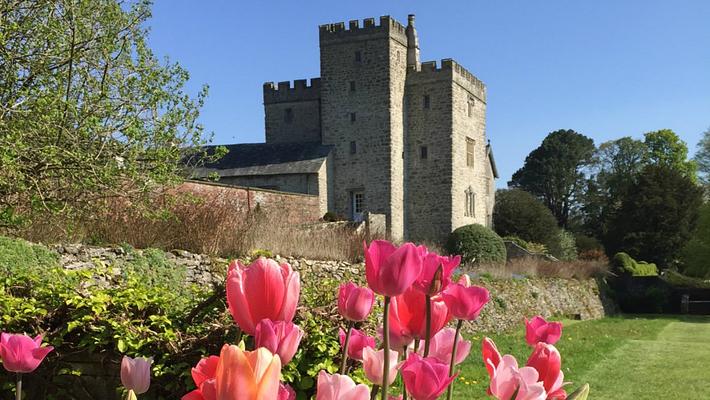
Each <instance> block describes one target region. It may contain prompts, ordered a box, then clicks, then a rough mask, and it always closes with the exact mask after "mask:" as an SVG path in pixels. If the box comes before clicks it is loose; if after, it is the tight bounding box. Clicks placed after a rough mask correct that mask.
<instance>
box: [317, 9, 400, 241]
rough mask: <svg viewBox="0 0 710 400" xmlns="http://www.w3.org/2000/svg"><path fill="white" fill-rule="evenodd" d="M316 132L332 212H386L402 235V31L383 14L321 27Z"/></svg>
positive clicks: (354, 214) (397, 233)
mask: <svg viewBox="0 0 710 400" xmlns="http://www.w3.org/2000/svg"><path fill="white" fill-rule="evenodd" d="M320 52H321V126H322V137H323V144H327V145H333V146H334V150H333V170H334V174H333V175H334V181H333V192H334V193H333V200H334V209H335V211H336V212H337V213H339V214H342V215H344V216H348V217H353V218H355V219H358V218H359V217H360V215H359V213H361V212H362V211H364V210H367V211H370V212H374V213H381V214H385V215H386V217H387V226H388V234H389V235H390V236H391V237H392V238H394V239H399V238H402V237H403V235H404V221H403V208H404V194H403V190H404V189H403V187H404V167H403V158H404V109H403V107H404V87H405V81H406V76H407V63H408V47H407V33H406V32H405V27H404V26H402V24H400V23H399V22H397V21H395V20H394V19H392V18H390V17H389V16H384V17H380V20H379V24H376V23H375V20H374V18H368V19H365V20H364V24H363V25H362V26H360V22H359V21H357V20H355V21H350V22H349V24H348V29H346V28H345V24H344V23H342V22H341V23H335V24H327V25H322V26H320Z"/></svg>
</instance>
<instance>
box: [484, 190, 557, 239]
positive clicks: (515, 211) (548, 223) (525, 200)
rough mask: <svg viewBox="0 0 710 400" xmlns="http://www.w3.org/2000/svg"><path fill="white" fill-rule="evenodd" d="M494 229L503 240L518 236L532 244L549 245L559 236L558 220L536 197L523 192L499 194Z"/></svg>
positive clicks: (494, 208)
mask: <svg viewBox="0 0 710 400" xmlns="http://www.w3.org/2000/svg"><path fill="white" fill-rule="evenodd" d="M493 227H494V229H495V231H496V233H497V234H499V235H500V236H517V237H519V238H521V239H523V240H525V241H528V242H535V243H542V244H548V243H550V242H551V241H552V240H554V239H555V238H556V236H557V231H558V230H559V228H558V227H557V220H556V219H555V217H554V216H553V215H552V212H551V211H550V210H549V209H548V208H547V207H545V205H544V204H542V203H541V202H540V200H538V199H537V198H536V197H535V196H533V195H532V194H530V193H528V192H526V191H524V190H520V189H507V190H505V189H502V190H498V192H497V193H496V203H495V206H494V207H493Z"/></svg>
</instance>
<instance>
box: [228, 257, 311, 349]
mask: <svg viewBox="0 0 710 400" xmlns="http://www.w3.org/2000/svg"><path fill="white" fill-rule="evenodd" d="M226 286H227V304H228V306H229V312H230V313H231V314H232V317H233V318H234V321H235V322H236V323H237V325H239V328H241V329H242V331H244V332H245V333H247V334H249V335H252V336H253V335H254V332H255V329H256V324H258V323H259V321H261V320H262V319H270V320H272V321H285V322H291V321H292V320H293V316H294V314H295V313H296V305H297V304H298V296H299V292H300V291H301V283H300V281H299V275H298V272H294V271H293V270H292V269H291V266H289V265H288V264H286V263H284V264H281V265H278V264H277V263H276V261H274V260H270V259H269V260H267V259H266V258H263V257H261V258H259V259H258V260H256V261H254V262H253V263H251V265H249V266H248V267H245V266H243V265H242V264H241V263H240V262H239V261H232V263H231V264H230V265H229V272H228V273H227V284H226Z"/></svg>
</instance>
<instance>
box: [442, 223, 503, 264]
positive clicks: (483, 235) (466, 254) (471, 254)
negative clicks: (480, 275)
mask: <svg viewBox="0 0 710 400" xmlns="http://www.w3.org/2000/svg"><path fill="white" fill-rule="evenodd" d="M446 250H447V251H448V252H449V254H460V255H461V259H462V261H463V262H464V263H471V262H474V261H475V262H478V263H486V262H493V263H504V262H505V260H506V251H505V244H503V239H501V238H500V236H498V235H497V234H496V233H495V232H493V231H492V230H490V229H488V228H486V227H485V226H483V225H479V224H471V225H465V226H462V227H460V228H457V229H456V230H455V231H453V232H452V233H451V235H449V238H448V240H447V242H446Z"/></svg>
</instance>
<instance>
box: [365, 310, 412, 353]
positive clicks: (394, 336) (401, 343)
mask: <svg viewBox="0 0 710 400" xmlns="http://www.w3.org/2000/svg"><path fill="white" fill-rule="evenodd" d="M377 337H378V338H379V339H380V341H382V340H384V336H383V335H382V327H379V328H377ZM413 341H414V338H413V337H412V336H410V335H409V331H408V330H407V329H405V328H403V327H401V326H400V325H399V321H396V320H393V319H392V318H390V348H391V349H393V350H397V352H398V353H403V352H404V348H405V347H409V345H411V344H412V342H413ZM371 347H374V346H371Z"/></svg>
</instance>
